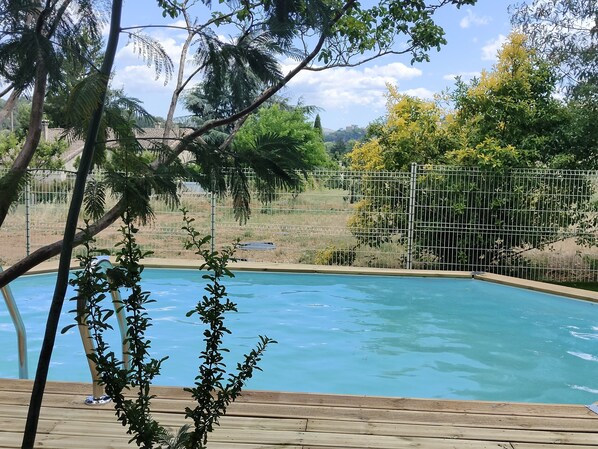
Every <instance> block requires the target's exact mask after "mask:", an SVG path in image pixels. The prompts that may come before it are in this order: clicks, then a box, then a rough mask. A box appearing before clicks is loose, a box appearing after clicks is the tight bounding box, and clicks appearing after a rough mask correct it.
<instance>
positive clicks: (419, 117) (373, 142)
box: [347, 85, 451, 171]
mask: <svg viewBox="0 0 598 449" xmlns="http://www.w3.org/2000/svg"><path fill="white" fill-rule="evenodd" d="M388 90H389V93H388V95H387V102H386V108H387V111H388V114H387V116H386V117H385V119H386V120H385V122H383V123H373V124H372V125H370V127H369V128H368V134H367V136H368V140H366V141H365V142H363V143H358V144H356V145H355V147H354V148H353V150H352V151H351V152H350V153H349V154H348V155H347V158H348V159H349V161H350V168H351V169H353V170H392V171H407V170H409V165H410V164H411V163H412V162H418V163H424V164H426V163H431V162H434V161H437V160H438V159H439V158H440V156H441V155H442V154H443V153H444V152H446V151H447V150H449V149H451V146H449V145H448V140H449V139H448V138H447V137H446V135H445V134H446V133H445V131H444V128H443V119H444V114H445V113H444V111H443V110H442V109H441V108H440V107H439V106H438V105H437V104H436V103H435V102H433V101H428V100H422V99H420V98H416V97H411V96H409V95H403V94H400V93H399V92H398V90H397V89H396V87H394V86H390V85H389V86H388Z"/></svg>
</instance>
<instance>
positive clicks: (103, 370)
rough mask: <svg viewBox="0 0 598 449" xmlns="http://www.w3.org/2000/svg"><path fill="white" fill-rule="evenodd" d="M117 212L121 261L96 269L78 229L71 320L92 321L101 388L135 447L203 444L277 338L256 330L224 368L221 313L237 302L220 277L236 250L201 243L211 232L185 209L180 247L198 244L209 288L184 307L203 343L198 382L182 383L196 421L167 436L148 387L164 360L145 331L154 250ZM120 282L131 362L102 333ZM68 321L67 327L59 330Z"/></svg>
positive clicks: (129, 217) (189, 448)
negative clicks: (145, 277) (148, 263)
mask: <svg viewBox="0 0 598 449" xmlns="http://www.w3.org/2000/svg"><path fill="white" fill-rule="evenodd" d="M122 218H123V225H122V227H121V229H120V231H121V234H122V236H123V238H122V240H121V242H120V243H119V244H118V245H117V246H119V247H120V249H119V251H118V253H117V256H116V261H117V262H118V266H116V267H114V268H111V269H108V270H107V271H101V267H100V265H99V264H96V263H95V261H96V259H95V257H96V256H98V255H101V254H104V253H105V252H104V251H101V250H97V249H95V248H94V246H93V245H94V240H93V237H92V236H91V234H90V233H89V229H88V223H86V225H87V227H86V228H85V229H83V231H84V232H85V233H86V238H85V241H84V243H83V247H84V251H83V253H82V255H80V256H79V257H78V258H79V262H80V266H81V270H80V271H78V272H77V273H76V275H75V278H74V279H72V280H71V281H70V283H71V284H72V285H73V286H74V287H75V290H76V293H77V296H76V297H75V298H74V299H75V300H76V301H77V308H76V309H75V310H73V312H76V318H75V319H76V321H77V323H78V324H82V325H87V326H88V327H89V328H90V331H91V337H92V339H93V341H94V344H95V348H96V349H95V352H94V353H93V354H91V355H90V356H89V357H90V359H91V360H92V361H93V362H94V363H95V365H96V369H97V371H98V374H99V375H100V379H101V385H103V386H104V388H105V390H106V394H107V395H109V396H110V398H111V399H112V400H113V401H114V407H115V410H116V416H117V418H118V420H119V421H120V422H121V423H122V424H123V426H127V432H128V433H129V434H130V435H132V438H131V440H130V442H133V441H134V442H135V443H136V444H137V445H138V446H142V447H144V448H148V449H149V448H152V447H162V446H165V447H169V448H184V449H202V448H205V447H206V442H207V439H208V435H209V432H211V431H212V430H213V428H214V426H215V425H218V423H219V419H220V417H222V416H223V415H224V414H225V413H226V409H227V407H228V405H229V404H230V403H231V402H233V401H234V400H235V399H236V398H237V397H238V395H239V394H240V392H241V389H242V388H243V386H244V385H245V383H246V382H247V380H249V379H250V378H251V377H252V376H253V373H254V371H255V370H256V369H257V370H259V367H258V366H257V364H258V362H259V361H260V360H261V358H262V356H263V353H264V351H265V350H266V347H267V346H268V345H269V344H272V343H275V341H274V340H272V339H270V338H268V337H263V336H260V337H259V342H258V344H257V346H256V348H255V349H253V350H252V351H250V352H249V354H247V355H245V357H244V360H243V361H242V362H240V363H238V364H237V369H236V371H235V372H230V373H228V372H227V370H226V365H225V363H224V358H223V354H224V353H226V352H228V350H227V349H226V348H224V347H222V338H223V337H224V335H226V334H230V330H229V329H228V328H227V327H226V326H225V324H224V315H225V313H227V312H231V311H236V304H235V303H233V302H232V301H230V299H229V298H228V293H227V291H226V287H225V286H224V284H223V283H222V279H223V278H224V277H232V276H233V274H232V273H231V272H230V270H229V269H228V268H227V264H228V262H229V261H230V260H233V259H232V257H233V249H228V250H225V251H223V252H222V253H218V252H212V251H210V250H208V249H206V248H205V246H206V244H208V243H209V239H210V237H209V236H208V237H200V235H199V233H198V232H197V231H196V230H195V229H194V228H193V221H194V219H193V218H190V217H188V216H187V213H186V212H185V211H184V226H183V229H184V230H185V231H187V233H188V236H189V239H188V241H187V242H186V244H185V247H186V248H187V249H195V250H196V254H197V255H199V256H201V257H202V258H203V260H204V263H203V264H202V266H201V268H200V269H201V270H207V274H204V275H203V276H202V278H203V279H205V280H206V281H207V285H206V287H205V291H206V294H204V295H203V296H202V297H201V299H200V300H199V301H198V303H197V305H196V306H195V308H194V309H193V310H191V311H189V312H188V313H187V317H191V316H193V315H197V317H198V319H199V322H200V323H201V324H202V326H204V331H203V336H204V342H205V348H204V350H202V352H201V353H200V356H199V359H200V360H201V364H200V366H199V368H198V375H197V376H196V378H195V385H194V386H193V387H190V388H186V389H185V390H186V391H188V392H190V393H191V395H192V397H193V399H195V400H196V401H197V406H196V407H187V408H186V409H185V417H186V418H189V419H191V420H192V421H193V426H189V425H186V426H183V427H182V428H181V429H180V430H179V431H178V432H177V434H176V435H171V434H170V433H169V432H168V431H167V430H166V429H165V428H164V427H163V426H162V425H160V424H159V422H158V421H156V420H155V419H154V418H153V416H152V414H151V402H152V399H153V398H154V395H152V394H151V390H150V387H151V384H152V382H153V380H154V378H155V377H156V376H158V375H159V373H160V368H161V365H162V363H163V362H164V361H165V360H166V359H167V357H164V358H162V359H160V360H157V359H154V358H151V356H150V352H149V350H150V344H151V342H150V340H149V339H148V338H147V332H148V329H149V328H150V327H151V317H150V316H149V314H148V312H147V308H146V306H147V304H150V303H152V302H153V300H152V299H151V298H150V293H149V292H146V291H143V290H142V288H141V285H140V282H141V276H142V273H143V269H144V267H143V265H142V264H141V261H142V259H143V258H144V257H146V256H147V255H149V254H151V253H149V252H143V251H142V250H141V249H140V247H139V245H138V244H137V241H136V237H135V234H136V233H137V232H138V229H137V228H136V227H135V226H134V224H133V220H134V214H131V213H129V212H127V213H125V214H124V215H123V217H122ZM118 288H124V289H126V291H127V292H129V294H128V296H127V297H126V298H123V305H122V310H123V311H124V313H125V316H126V323H127V328H128V331H127V336H126V338H125V343H126V347H127V348H128V352H127V354H128V355H129V357H130V366H126V365H125V364H124V362H123V361H121V360H119V358H118V357H117V356H116V355H115V353H114V351H113V350H112V349H111V348H110V346H109V345H108V343H107V342H106V341H105V339H104V334H105V332H107V331H109V330H111V329H112V327H111V325H110V324H109V321H108V320H109V319H110V317H111V316H112V315H113V314H114V311H113V310H112V308H111V307H108V306H107V305H106V304H105V299H106V296H107V293H108V292H109V291H110V290H114V289H118ZM73 326H74V325H71V326H67V327H66V328H65V329H64V330H63V332H64V331H66V330H68V329H69V328H71V327H73ZM131 390H134V391H135V395H134V398H131V394H130V392H131Z"/></svg>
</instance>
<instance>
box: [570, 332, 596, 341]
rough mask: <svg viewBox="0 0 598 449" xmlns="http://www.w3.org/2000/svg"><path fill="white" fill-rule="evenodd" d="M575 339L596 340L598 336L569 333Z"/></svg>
mask: <svg viewBox="0 0 598 449" xmlns="http://www.w3.org/2000/svg"><path fill="white" fill-rule="evenodd" d="M570 334H571V335H572V336H574V337H575V338H581V339H582V340H598V334H591V333H588V332H570Z"/></svg>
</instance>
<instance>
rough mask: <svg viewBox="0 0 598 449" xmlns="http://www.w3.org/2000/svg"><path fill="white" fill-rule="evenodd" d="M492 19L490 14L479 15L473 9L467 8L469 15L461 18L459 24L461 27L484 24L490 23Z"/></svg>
mask: <svg viewBox="0 0 598 449" xmlns="http://www.w3.org/2000/svg"><path fill="white" fill-rule="evenodd" d="M491 21H492V18H491V17H488V16H482V17H480V16H477V15H476V14H474V12H473V11H472V10H471V9H469V8H468V9H467V15H466V16H465V17H463V18H462V19H461V21H460V22H459V26H460V27H461V28H469V27H470V26H471V25H475V26H482V25H488V24H489V23H490V22H491Z"/></svg>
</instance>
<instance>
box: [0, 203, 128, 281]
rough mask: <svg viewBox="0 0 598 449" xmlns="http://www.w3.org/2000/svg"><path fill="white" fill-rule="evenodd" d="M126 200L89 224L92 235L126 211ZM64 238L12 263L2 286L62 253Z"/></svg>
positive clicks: (78, 240) (75, 241)
mask: <svg viewBox="0 0 598 449" xmlns="http://www.w3.org/2000/svg"><path fill="white" fill-rule="evenodd" d="M125 208H126V202H125V200H123V199H121V200H120V201H119V202H118V203H116V205H114V207H112V209H110V210H109V211H108V212H106V213H105V214H104V215H103V216H102V218H100V219H99V220H98V221H96V222H95V223H93V224H91V225H90V226H89V232H90V233H91V235H96V234H98V233H100V232H102V231H103V230H104V229H106V228H107V227H108V226H110V225H111V224H112V223H114V222H115V221H116V220H117V219H118V218H119V217H120V216H121V214H122V213H123V212H124V211H125ZM83 236H84V234H83V232H78V233H77V234H75V237H74V238H73V246H78V245H80V244H81V243H82V242H83ZM62 242H63V240H58V241H56V242H54V243H50V244H48V245H46V246H42V247H41V248H39V249H37V250H36V251H34V252H32V253H31V254H29V255H28V256H27V257H24V258H23V259H21V260H19V261H18V262H17V263H15V264H13V265H11V266H10V267H9V268H7V269H6V270H5V271H2V272H0V288H2V287H5V286H7V285H8V284H9V283H11V282H12V281H14V280H15V279H16V278H18V277H19V276H21V275H23V274H25V273H26V272H27V271H29V270H31V269H32V268H33V267H36V266H37V265H39V264H40V263H42V262H45V261H46V260H48V259H51V258H52V257H55V256H57V255H59V254H60V250H61V248H62Z"/></svg>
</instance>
